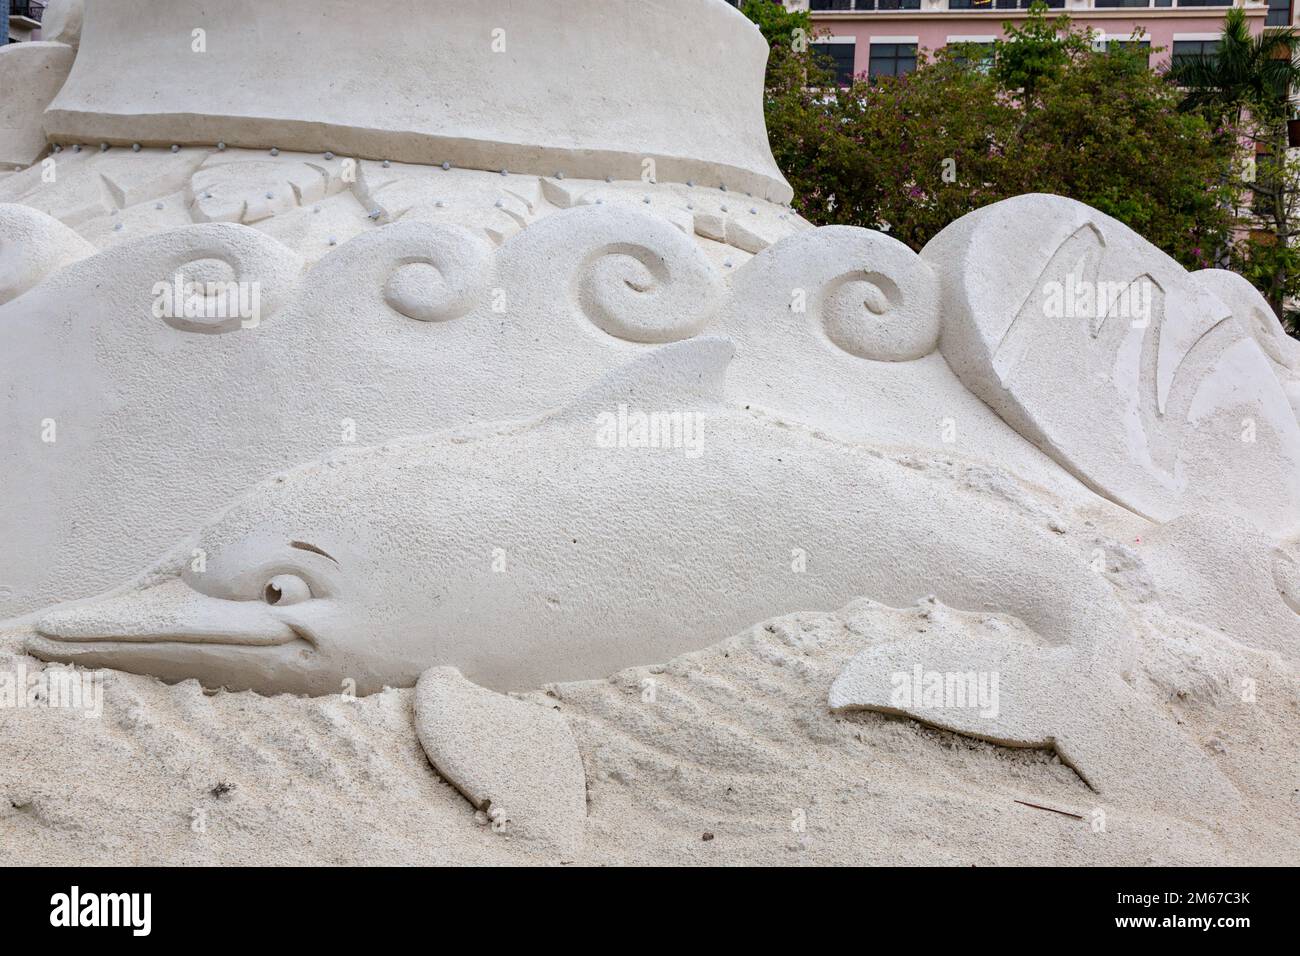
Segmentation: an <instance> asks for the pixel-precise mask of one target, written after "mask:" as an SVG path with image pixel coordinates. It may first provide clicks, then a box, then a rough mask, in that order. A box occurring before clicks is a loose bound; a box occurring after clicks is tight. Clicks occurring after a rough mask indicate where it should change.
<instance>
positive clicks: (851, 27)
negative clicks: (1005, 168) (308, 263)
mask: <svg viewBox="0 0 1300 956" xmlns="http://www.w3.org/2000/svg"><path fill="white" fill-rule="evenodd" d="M1029 3H1030V0H785V5H786V6H787V7H788V8H790V9H806V10H810V11H811V12H812V17H813V22H814V23H815V24H816V25H817V27H818V29H819V31H821V32H828V33H829V34H831V35H830V36H828V37H824V38H820V40H819V43H818V44H817V46H818V48H819V49H821V50H823V51H824V52H825V53H826V54H827V55H828V56H829V57H830V58H831V59H832V60H834V62H835V65H836V68H837V72H838V74H839V75H840V78H841V79H842V80H845V79H847V78H848V76H850V75H852V74H865V75H867V76H879V75H891V74H895V73H906V72H910V71H911V70H912V69H914V68H915V66H916V60H917V53H918V51H920V50H929V51H931V52H933V51H935V50H938V49H939V48H940V47H943V46H947V45H948V44H950V43H973V44H987V43H992V42H993V40H995V39H996V38H998V37H1001V36H1002V23H1003V22H1004V21H1008V20H1009V21H1012V22H1016V21H1023V20H1024V19H1025V17H1026V16H1028V10H1027V8H1028V6H1029ZM1047 3H1048V6H1049V7H1051V8H1053V9H1052V11H1051V12H1052V13H1053V14H1056V13H1058V12H1059V13H1067V14H1069V15H1070V18H1071V19H1072V20H1073V21H1074V22H1075V23H1076V24H1078V25H1079V26H1087V27H1091V28H1092V30H1093V31H1094V32H1095V33H1096V34H1097V42H1098V43H1113V42H1117V41H1118V42H1126V41H1128V39H1129V37H1130V36H1132V34H1133V31H1134V29H1135V28H1138V27H1140V28H1141V29H1142V31H1143V38H1142V40H1141V42H1143V43H1145V44H1147V45H1148V46H1149V47H1153V48H1159V47H1163V48H1164V49H1163V50H1160V51H1159V52H1156V53H1152V54H1151V65H1152V66H1153V67H1160V66H1163V65H1164V64H1165V63H1167V62H1168V60H1169V58H1170V56H1171V55H1172V56H1179V55H1181V54H1191V53H1203V52H1204V53H1209V52H1212V51H1213V49H1214V48H1215V46H1216V43H1215V41H1216V40H1217V39H1218V36H1219V33H1220V30H1221V29H1222V24H1223V15H1224V12H1225V11H1226V10H1227V9H1228V7H1230V6H1232V5H1233V0H1047ZM1291 4H1292V0H1236V5H1238V6H1242V7H1244V8H1245V9H1246V15H1247V18H1248V19H1249V22H1250V24H1251V30H1252V32H1254V33H1258V32H1261V31H1263V30H1264V28H1265V26H1266V25H1268V26H1273V25H1278V26H1285V25H1287V24H1290V23H1291V22H1292V10H1291Z"/></svg>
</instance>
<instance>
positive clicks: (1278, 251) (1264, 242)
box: [1167, 7, 1300, 335]
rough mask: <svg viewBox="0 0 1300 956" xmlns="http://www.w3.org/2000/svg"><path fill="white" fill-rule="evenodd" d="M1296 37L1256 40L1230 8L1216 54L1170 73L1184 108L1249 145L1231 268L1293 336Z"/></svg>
mask: <svg viewBox="0 0 1300 956" xmlns="http://www.w3.org/2000/svg"><path fill="white" fill-rule="evenodd" d="M1296 42H1297V37H1296V34H1295V32H1294V31H1292V30H1291V29H1289V28H1288V29H1283V30H1277V29H1273V30H1269V31H1267V32H1265V33H1263V34H1261V35H1260V36H1251V33H1250V28H1249V26H1248V24H1247V22H1246V16H1245V11H1244V10H1242V9H1241V8H1240V7H1234V8H1233V9H1231V10H1229V11H1228V13H1227V16H1226V17H1225V18H1224V22H1223V32H1222V34H1221V36H1220V38H1219V46H1218V50H1217V52H1216V53H1215V55H1214V56H1196V57H1189V58H1186V59H1184V60H1182V61H1180V62H1179V63H1176V64H1174V65H1173V66H1171V67H1170V69H1169V71H1168V74H1167V75H1168V79H1169V81H1170V82H1171V83H1172V84H1174V85H1175V86H1177V87H1179V88H1181V89H1182V90H1183V91H1184V98H1183V103H1182V108H1183V109H1184V110H1186V111H1187V112H1189V113H1195V114H1198V115H1200V116H1203V117H1205V118H1206V119H1207V120H1208V121H1209V122H1210V123H1212V124H1214V125H1215V127H1216V129H1217V130H1218V131H1219V134H1220V135H1221V136H1224V137H1231V139H1232V140H1233V141H1235V142H1238V143H1240V142H1242V141H1245V142H1247V143H1248V144H1249V145H1250V152H1252V153H1254V163H1253V166H1250V167H1248V180H1249V181H1248V186H1249V194H1250V198H1251V204H1250V205H1251V208H1250V215H1247V216H1244V217H1243V219H1244V220H1245V221H1244V222H1243V226H1245V227H1246V228H1245V230H1244V232H1243V235H1242V236H1241V237H1240V238H1239V239H1238V241H1237V242H1236V243H1235V244H1234V246H1233V249H1232V267H1233V268H1234V269H1236V270H1238V271H1239V272H1241V273H1242V275H1244V276H1245V277H1246V278H1247V279H1249V280H1250V281H1251V282H1252V283H1253V284H1254V285H1255V287H1256V288H1258V289H1259V290H1260V291H1261V292H1262V293H1263V294H1264V297H1265V298H1267V299H1268V301H1269V304H1270V305H1271V306H1272V307H1273V310H1274V311H1275V312H1276V313H1277V314H1278V316H1279V317H1281V318H1282V319H1283V321H1284V322H1285V323H1286V324H1287V325H1288V327H1289V329H1290V331H1291V333H1292V334H1293V335H1294V334H1296V332H1297V331H1300V322H1297V316H1296V315H1295V314H1294V313H1288V312H1287V310H1286V303H1287V302H1288V301H1289V300H1293V299H1294V298H1295V297H1296V296H1297V295H1300V252H1298V250H1297V248H1296V245H1295V243H1296V238H1297V237H1296V233H1297V232H1300V224H1298V223H1297V219H1300V163H1297V161H1296V160H1295V159H1293V158H1291V157H1290V156H1289V155H1288V150H1287V125H1286V124H1287V120H1288V119H1289V118H1290V117H1291V115H1292V112H1291V105H1290V103H1289V97H1288V94H1289V91H1291V90H1292V89H1294V88H1296V87H1297V86H1300V60H1298V59H1297V57H1296Z"/></svg>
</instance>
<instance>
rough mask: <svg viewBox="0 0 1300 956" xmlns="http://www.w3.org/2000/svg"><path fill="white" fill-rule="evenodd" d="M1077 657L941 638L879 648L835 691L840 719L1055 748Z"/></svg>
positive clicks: (847, 671)
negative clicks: (887, 719)
mask: <svg viewBox="0 0 1300 956" xmlns="http://www.w3.org/2000/svg"><path fill="white" fill-rule="evenodd" d="M1073 656H1074V655H1073V654H1072V652H1070V651H1069V650H1068V649H1067V648H1043V647H1037V646H1034V645H1029V644H1020V643H1011V642H1005V643H1003V642H993V641H987V640H974V639H966V640H963V639H961V638H957V637H950V636H943V635H936V636H934V637H932V638H929V639H923V640H912V639H908V640H900V641H891V642H888V643H882V644H876V645H873V646H871V647H868V648H866V649H865V650H863V651H862V652H861V653H859V654H858V655H857V656H856V657H854V658H853V660H851V661H850V662H849V664H848V666H847V667H845V668H844V670H843V672H841V674H840V675H839V677H837V678H836V679H835V683H834V684H832V685H831V691H830V706H831V709H832V710H835V711H846V710H875V711H881V712H884V713H893V714H901V715H904V716H907V717H911V718H912V719H913V720H918V721H920V722H921V723H925V724H930V725H932V726H935V727H940V728H942V729H944V730H951V731H954V732H955V733H959V734H965V735H966V736H969V737H977V738H979V739H982V740H989V741H992V742H994V743H1000V744H1005V745H1007V746H1011V747H1047V746H1050V745H1051V741H1052V739H1053V737H1054V734H1053V724H1054V722H1055V721H1054V716H1055V714H1056V713H1057V712H1058V710H1059V701H1058V698H1059V697H1060V696H1061V695H1064V694H1068V693H1070V691H1071V687H1070V686H1069V685H1068V684H1065V683H1063V682H1062V677H1063V676H1064V672H1065V671H1066V670H1067V669H1068V664H1069V662H1070V661H1071V660H1072V659H1073Z"/></svg>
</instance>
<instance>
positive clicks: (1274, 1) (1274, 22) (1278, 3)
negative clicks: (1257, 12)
mask: <svg viewBox="0 0 1300 956" xmlns="http://www.w3.org/2000/svg"><path fill="white" fill-rule="evenodd" d="M1290 22H1291V0H1268V16H1267V17H1265V18H1264V25H1265V26H1270V27H1284V26H1287V25H1288V24H1289V23H1290Z"/></svg>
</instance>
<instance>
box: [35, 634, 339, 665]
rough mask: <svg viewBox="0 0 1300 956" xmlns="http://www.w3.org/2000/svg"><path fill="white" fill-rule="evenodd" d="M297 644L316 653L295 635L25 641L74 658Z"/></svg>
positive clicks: (45, 653) (39, 651) (42, 637)
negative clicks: (261, 640) (242, 639)
mask: <svg viewBox="0 0 1300 956" xmlns="http://www.w3.org/2000/svg"><path fill="white" fill-rule="evenodd" d="M298 645H300V646H301V647H302V648H303V649H310V650H316V645H315V644H314V643H312V642H311V641H310V640H308V639H306V638H304V637H301V636H298V635H295V636H294V637H291V638H289V639H288V640H284V641H279V642H277V643H274V644H242V643H238V642H235V641H195V640H185V639H182V638H161V637H160V638H149V639H148V640H119V639H115V638H100V639H93V640H68V639H64V638H58V637H53V636H51V635H47V634H42V633H41V632H39V631H37V632H36V635H35V636H34V637H31V638H28V640H27V641H26V650H27V651H28V653H30V654H32V655H33V656H35V657H39V658H56V659H57V658H68V659H73V658H77V657H86V656H90V655H93V654H129V653H130V652H131V651H133V650H136V651H139V650H142V649H144V648H149V649H173V650H177V651H181V650H188V649H191V648H196V647H219V648H221V649H222V650H223V651H229V650H234V651H268V650H278V649H284V648H293V647H295V646H298Z"/></svg>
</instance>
